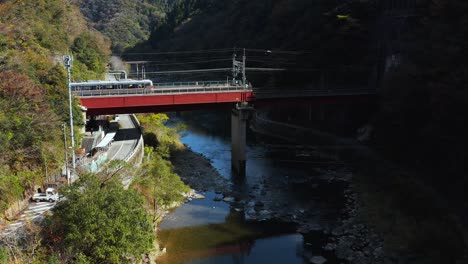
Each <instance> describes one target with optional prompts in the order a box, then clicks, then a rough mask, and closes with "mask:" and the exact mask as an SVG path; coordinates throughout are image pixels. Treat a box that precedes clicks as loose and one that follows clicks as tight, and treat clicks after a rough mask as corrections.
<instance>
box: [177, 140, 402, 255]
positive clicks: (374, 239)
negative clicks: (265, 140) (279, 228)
mask: <svg viewBox="0 0 468 264" xmlns="http://www.w3.org/2000/svg"><path fill="white" fill-rule="evenodd" d="M171 160H172V163H173V165H174V168H175V172H176V173H177V174H179V175H180V176H181V178H182V180H183V181H184V182H185V183H187V184H188V185H189V186H190V187H191V188H193V189H195V190H196V191H197V192H198V193H203V192H205V191H212V192H215V193H216V194H217V196H216V197H215V198H214V199H215V200H219V201H221V200H223V201H224V202H227V203H229V204H231V206H232V207H233V208H235V209H236V211H243V212H244V214H245V218H246V219H253V220H259V221H262V220H272V219H274V220H278V221H283V222H290V223H295V224H296V226H297V232H298V233H303V234H308V233H311V232H313V233H316V232H320V233H323V234H324V235H325V236H327V237H328V243H326V245H325V246H324V247H323V252H330V253H333V252H334V255H336V256H337V257H338V258H339V259H341V260H342V262H343V263H393V261H392V259H390V258H388V257H386V256H385V254H384V250H383V239H382V237H381V236H380V235H379V234H377V233H376V232H375V231H374V230H372V229H371V228H370V227H368V225H367V224H366V223H365V222H364V221H363V220H362V218H361V217H360V213H361V211H360V210H363V209H362V206H361V204H360V203H359V199H358V196H357V194H356V193H354V192H353V188H352V183H351V180H352V175H353V172H352V171H350V170H349V169H346V168H345V167H342V166H333V165H332V166H328V167H326V168H320V169H316V170H315V171H314V173H311V174H310V175H308V176H306V177H302V178H294V179H290V178H288V176H287V175H285V177H284V179H282V180H280V181H273V180H271V179H269V178H268V177H267V176H265V177H262V178H259V179H258V180H257V181H255V182H251V183H250V184H249V186H248V187H247V188H244V189H242V190H238V189H237V188H236V187H235V186H233V184H232V183H231V182H230V181H229V180H227V179H226V178H225V177H222V176H221V175H220V174H219V172H218V171H217V170H216V169H215V168H213V166H212V165H211V163H210V160H209V159H207V158H206V157H204V156H203V155H201V154H198V153H195V152H193V151H191V149H190V148H189V147H186V148H185V149H184V150H182V151H179V152H177V153H174V154H173V155H172V158H171ZM291 187H292V188H296V189H297V192H298V193H300V192H303V193H308V195H312V196H315V195H317V196H320V197H321V198H320V199H324V201H323V203H324V204H323V208H325V207H328V208H329V207H330V204H332V206H331V207H334V208H339V210H338V211H339V212H340V217H338V219H333V220H332V221H330V219H326V217H323V215H327V213H324V212H320V214H319V213H318V212H317V208H321V207H322V205H321V204H320V202H317V201H316V200H314V199H311V201H310V203H288V200H286V199H284V196H283V195H281V194H284V193H288V192H291V190H290V189H287V188H291ZM296 189H295V190H296ZM193 197H196V195H195V196H191V197H189V199H191V198H193ZM325 203H326V204H325ZM320 218H325V219H320ZM304 257H305V258H306V259H308V260H309V261H310V263H324V262H322V261H326V258H322V257H321V256H316V255H315V256H312V255H308V254H307V252H304ZM317 261H318V262H317Z"/></svg>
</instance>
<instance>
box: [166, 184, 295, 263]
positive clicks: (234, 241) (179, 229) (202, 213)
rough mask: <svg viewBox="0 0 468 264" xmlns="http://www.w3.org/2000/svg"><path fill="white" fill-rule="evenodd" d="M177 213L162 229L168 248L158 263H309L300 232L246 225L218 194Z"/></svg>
mask: <svg viewBox="0 0 468 264" xmlns="http://www.w3.org/2000/svg"><path fill="white" fill-rule="evenodd" d="M206 196H207V198H206V199H203V200H194V201H192V202H190V203H188V204H184V205H182V206H181V207H179V208H177V209H176V210H175V211H174V212H173V213H171V215H170V216H168V217H167V218H165V220H164V221H163V223H162V224H161V226H160V232H159V234H158V235H159V241H160V244H161V246H162V247H166V248H167V253H166V255H165V256H163V257H161V258H159V259H158V263H222V264H223V263H304V262H303V258H302V257H301V255H300V252H302V250H299V249H301V248H302V247H303V237H302V235H299V234H293V232H294V230H295V226H294V225H292V224H285V223H279V222H274V221H264V222H256V221H249V220H246V219H245V217H244V212H243V211H237V210H235V209H232V208H230V207H229V205H228V204H226V203H224V202H214V201H213V198H214V196H215V194H213V193H207V194H206Z"/></svg>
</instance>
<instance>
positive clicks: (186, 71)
mask: <svg viewBox="0 0 468 264" xmlns="http://www.w3.org/2000/svg"><path fill="white" fill-rule="evenodd" d="M231 70H232V68H217V69H199V70H179V71H153V72H145V73H146V74H175V73H182V74H184V73H194V72H223V71H231ZM131 74H136V72H131Z"/></svg>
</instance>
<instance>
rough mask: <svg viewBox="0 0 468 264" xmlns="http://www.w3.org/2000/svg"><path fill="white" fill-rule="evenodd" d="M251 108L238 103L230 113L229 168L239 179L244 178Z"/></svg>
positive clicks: (245, 104)
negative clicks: (248, 121)
mask: <svg viewBox="0 0 468 264" xmlns="http://www.w3.org/2000/svg"><path fill="white" fill-rule="evenodd" d="M251 111H252V107H251V106H249V105H248V104H247V103H240V104H237V105H236V108H234V109H232V111H231V167H232V170H233V171H234V172H235V173H236V174H237V176H239V177H244V176H245V165H246V154H245V153H246V151H245V148H246V134H247V120H248V118H249V115H250V112H251Z"/></svg>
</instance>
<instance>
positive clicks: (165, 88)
mask: <svg viewBox="0 0 468 264" xmlns="http://www.w3.org/2000/svg"><path fill="white" fill-rule="evenodd" d="M233 91H252V89H245V88H244V87H243V86H241V85H238V84H234V85H233V84H230V83H227V82H178V83H157V84H155V85H154V86H152V87H147V88H131V89H101V90H77V91H73V93H74V94H75V95H76V96H80V97H94V96H119V95H151V94H194V93H220V92H233Z"/></svg>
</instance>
